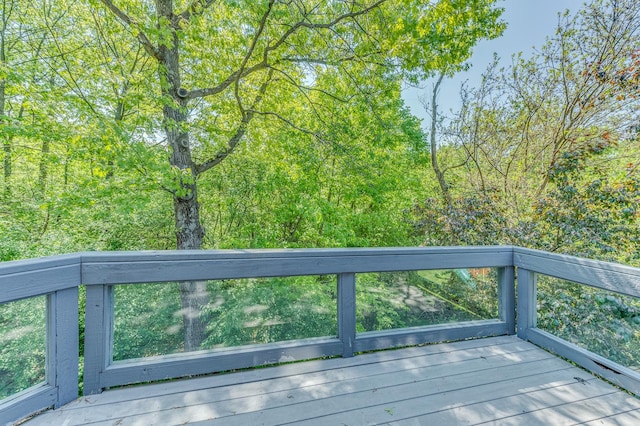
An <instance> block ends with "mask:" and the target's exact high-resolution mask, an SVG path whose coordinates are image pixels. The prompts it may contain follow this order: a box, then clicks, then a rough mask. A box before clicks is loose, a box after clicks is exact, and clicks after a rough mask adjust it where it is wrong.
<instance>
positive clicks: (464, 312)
mask: <svg viewBox="0 0 640 426" xmlns="http://www.w3.org/2000/svg"><path fill="white" fill-rule="evenodd" d="M486 272H487V271H477V270H474V271H473V273H474V276H471V275H469V273H468V271H466V270H459V271H418V272H415V271H410V272H392V273H388V272H385V273H375V274H373V273H371V274H358V275H357V276H356V280H357V282H356V321H357V330H358V331H359V332H363V331H376V330H389V329H393V328H403V327H415V326H424V325H435V324H445V323H448V322H459V321H471V320H478V319H490V318H496V316H497V297H496V289H497V286H496V279H495V274H485V273H486ZM492 275H493V276H492Z"/></svg>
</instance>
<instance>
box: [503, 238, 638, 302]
mask: <svg viewBox="0 0 640 426" xmlns="http://www.w3.org/2000/svg"><path fill="white" fill-rule="evenodd" d="M513 263H514V266H517V267H519V268H524V269H527V270H530V271H533V272H537V273H540V274H543V275H549V276H552V277H556V278H560V279H564V280H567V281H572V282H576V283H580V284H586V285H589V286H592V287H597V288H601V289H604V290H610V291H613V292H617V293H621V294H626V295H628V296H634V297H640V269H638V268H633V267H630V266H624V265H619V264H616V263H609V262H602V261H597V260H589V259H581V258H578V257H573V256H567V255H562V254H555V253H547V252H542V251H538V250H529V249H521V248H516V249H514V255H513Z"/></svg>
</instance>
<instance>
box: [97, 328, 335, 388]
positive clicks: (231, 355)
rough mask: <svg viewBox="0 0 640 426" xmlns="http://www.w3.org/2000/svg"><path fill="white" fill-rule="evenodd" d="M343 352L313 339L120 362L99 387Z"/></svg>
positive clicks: (327, 340) (328, 341) (332, 340)
mask: <svg viewBox="0 0 640 426" xmlns="http://www.w3.org/2000/svg"><path fill="white" fill-rule="evenodd" d="M342 351H343V345H342V342H341V341H340V340H338V339H337V338H314V339H301V340H295V341H291V342H280V343H273V344H262V345H247V346H240V347H235V348H226V349H222V350H220V349H217V350H212V351H201V352H193V353H186V354H175V355H167V356H162V357H149V358H144V359H143V360H140V361H126V362H118V363H115V364H111V365H109V366H107V367H106V368H104V369H103V371H102V373H101V374H100V386H101V387H102V388H108V387H111V386H120V385H124V384H130V383H139V382H151V381H157V380H165V379H168V378H178V377H185V376H190V375H198V374H210V373H216V372H221V371H230V370H236V369H242V368H250V367H255V366H261V365H269V364H276V363H282V362H292V361H301V360H307V359H315V358H323V357H331V356H337V355H342Z"/></svg>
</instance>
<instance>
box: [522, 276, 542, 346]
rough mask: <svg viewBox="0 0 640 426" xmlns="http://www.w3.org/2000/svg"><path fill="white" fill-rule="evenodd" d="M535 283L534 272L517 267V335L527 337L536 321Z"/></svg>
mask: <svg viewBox="0 0 640 426" xmlns="http://www.w3.org/2000/svg"><path fill="white" fill-rule="evenodd" d="M536 287H537V284H536V274H535V272H532V271H529V270H527V269H523V268H518V337H519V338H521V339H525V340H526V339H527V331H528V330H529V329H530V328H535V326H536V322H537V289H536Z"/></svg>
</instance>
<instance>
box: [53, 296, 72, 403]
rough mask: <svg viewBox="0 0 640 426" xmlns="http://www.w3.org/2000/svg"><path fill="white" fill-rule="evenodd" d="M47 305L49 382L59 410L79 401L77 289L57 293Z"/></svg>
mask: <svg viewBox="0 0 640 426" xmlns="http://www.w3.org/2000/svg"><path fill="white" fill-rule="evenodd" d="M47 305H48V307H47V310H48V319H47V321H48V326H47V352H48V354H47V362H48V364H49V367H48V369H47V374H48V376H49V377H48V378H47V381H48V382H49V383H50V384H52V385H54V386H55V387H56V389H57V393H58V396H57V400H56V403H55V407H56V408H58V407H60V406H62V405H64V404H67V403H69V402H71V401H73V400H75V399H76V398H77V397H78V347H79V338H78V288H77V287H73V288H69V289H66V290H60V291H57V292H55V293H54V294H52V295H50V296H49V301H48V303H47Z"/></svg>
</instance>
